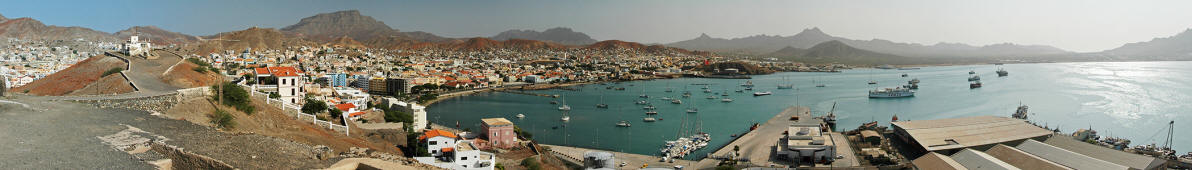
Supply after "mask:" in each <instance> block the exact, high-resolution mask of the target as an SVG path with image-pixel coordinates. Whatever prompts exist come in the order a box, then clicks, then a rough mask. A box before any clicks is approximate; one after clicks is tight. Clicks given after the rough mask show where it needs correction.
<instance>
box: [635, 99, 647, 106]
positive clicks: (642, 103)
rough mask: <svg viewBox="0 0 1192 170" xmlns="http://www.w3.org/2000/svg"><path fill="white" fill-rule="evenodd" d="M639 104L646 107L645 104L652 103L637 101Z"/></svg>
mask: <svg viewBox="0 0 1192 170" xmlns="http://www.w3.org/2000/svg"><path fill="white" fill-rule="evenodd" d="M637 104H639V105H645V104H650V102H648V101H646V100H638V101H637Z"/></svg>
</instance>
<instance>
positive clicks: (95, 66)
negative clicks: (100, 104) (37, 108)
mask: <svg viewBox="0 0 1192 170" xmlns="http://www.w3.org/2000/svg"><path fill="white" fill-rule="evenodd" d="M126 65H127V63H125V62H124V61H123V60H120V59H119V58H115V57H108V56H103V55H100V56H95V57H91V58H88V59H86V60H83V61H80V62H79V63H76V64H75V65H72V66H70V67H69V68H66V69H63V70H62V71H58V72H57V73H54V74H51V75H49V76H46V77H45V78H41V79H38V80H35V81H33V82H31V83H29V84H25V85H24V86H21V87H16V88H13V89H12V91H13V92H18V93H28V94H32V95H40V96H62V95H67V94H72V93H73V92H75V91H78V90H80V89H83V88H84V87H86V86H88V85H91V84H92V83H95V82H96V81H97V80H100V78H101V77H100V76H102V75H103V74H104V72H107V71H109V70H111V69H112V68H120V69H124V68H125V66H126ZM112 76H115V77H116V78H120V79H121V80H119V81H124V80H123V78H121V77H120V74H119V73H114V74H109V75H108V77H112ZM112 81H115V80H108V81H103V82H105V83H103V84H106V85H111V84H119V83H113V82H112ZM109 83H111V84H109ZM124 84H125V85H127V83H124ZM101 89H102V88H101ZM101 92H102V91H101ZM111 92H118V91H111ZM75 94H87V93H83V92H80V93H75ZM108 94H110V93H108Z"/></svg>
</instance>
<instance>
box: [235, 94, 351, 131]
mask: <svg viewBox="0 0 1192 170" xmlns="http://www.w3.org/2000/svg"><path fill="white" fill-rule="evenodd" d="M240 86H241V87H243V88H246V89H249V90H248V91H250V92H252V93H251V95H252V98H256V99H260V100H263V101H265V104H267V105H269V106H273V107H277V108H278V109H281V112H282V113H284V114H286V115H291V116H294V119H297V120H298V121H310V123H312V124H315V125H317V126H321V127H327V129H331V130H334V131H338V132H343V133H344V135H348V134H349V132H350V131H351V128H348V126H347V125H346V124H345V125H337V124H335V123H332V122H329V121H324V120H319V118H318V117H316V116H315V115H309V114H305V113H302V110H301V109H302V107H301V106H297V105H293V104H288V103H286V102H283V101H281V100H279V99H271V98H269V94H266V93H262V92H258V91H256V89H253V88H252V87H251V86H247V85H242V84H241V85H240ZM307 119H309V120H307Z"/></svg>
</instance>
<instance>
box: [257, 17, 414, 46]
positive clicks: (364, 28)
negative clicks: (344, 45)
mask: <svg viewBox="0 0 1192 170" xmlns="http://www.w3.org/2000/svg"><path fill="white" fill-rule="evenodd" d="M281 30H282V31H288V32H294V33H298V35H300V36H305V37H309V38H311V39H314V40H319V41H331V40H334V39H337V38H339V37H343V36H348V37H351V38H352V39H358V40H369V39H372V38H374V37H384V36H390V35H396V34H398V31H397V30H395V29H393V28H389V25H385V23H384V22H381V21H377V20H376V19H373V18H372V17H370V16H364V15H360V11H357V10H347V11H336V12H331V13H321V14H317V15H314V16H310V17H306V18H302V20H299V21H298V23H296V24H294V25H290V26H286V27H285V28H282V29H281Z"/></svg>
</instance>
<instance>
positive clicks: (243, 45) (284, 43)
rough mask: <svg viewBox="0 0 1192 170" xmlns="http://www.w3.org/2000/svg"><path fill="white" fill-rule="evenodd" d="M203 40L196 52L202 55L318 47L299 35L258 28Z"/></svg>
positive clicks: (217, 35)
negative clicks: (250, 50)
mask: <svg viewBox="0 0 1192 170" xmlns="http://www.w3.org/2000/svg"><path fill="white" fill-rule="evenodd" d="M203 38H204V39H205V40H204V41H202V42H200V43H199V45H198V47H197V48H198V49H197V51H196V52H198V53H199V54H202V55H205V54H207V53H212V52H219V51H224V50H245V49H249V48H252V50H266V49H285V48H286V47H291V46H304V45H305V46H315V45H316V43H313V42H310V41H306V40H304V39H302V38H300V37H298V36H297V35H293V34H287V33H283V32H281V31H278V30H276V29H273V28H258V27H252V28H249V29H246V30H241V31H235V32H227V33H221V34H216V35H213V36H207V37H203Z"/></svg>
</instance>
